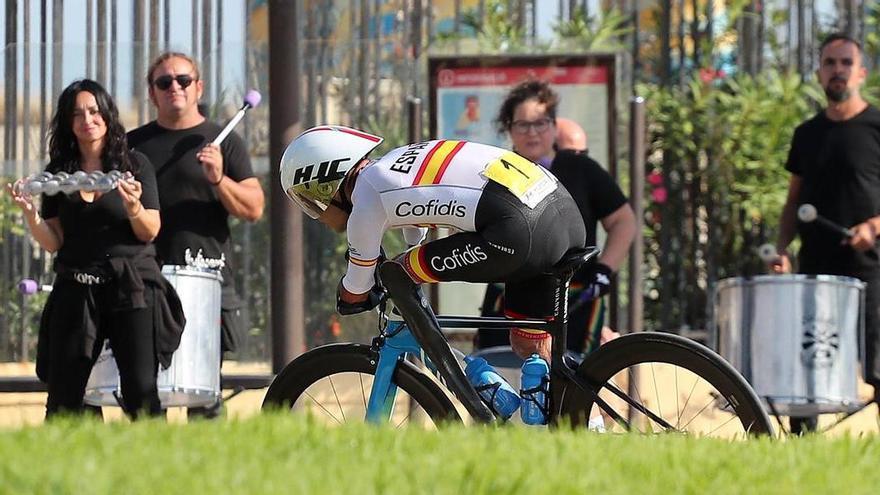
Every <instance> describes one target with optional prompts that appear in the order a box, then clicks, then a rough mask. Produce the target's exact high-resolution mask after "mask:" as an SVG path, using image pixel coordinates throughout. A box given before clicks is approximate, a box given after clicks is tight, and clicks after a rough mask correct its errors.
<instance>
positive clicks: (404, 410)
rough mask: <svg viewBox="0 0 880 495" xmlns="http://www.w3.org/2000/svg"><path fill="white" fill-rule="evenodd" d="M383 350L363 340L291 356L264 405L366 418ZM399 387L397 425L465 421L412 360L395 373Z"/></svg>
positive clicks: (329, 419)
mask: <svg viewBox="0 0 880 495" xmlns="http://www.w3.org/2000/svg"><path fill="white" fill-rule="evenodd" d="M378 358H379V356H378V354H377V353H376V352H375V351H373V350H371V349H370V347H369V346H366V345H362V344H330V345H326V346H322V347H318V348H316V349H313V350H311V351H309V352H307V353H305V354H303V355H302V356H300V357H298V358H296V359H294V360H293V361H291V362H290V363H289V364H288V365H287V366H285V368H284V369H283V370H282V371H281V373H279V374H278V376H277V377H275V380H273V381H272V384H271V385H270V386H269V390H268V392H266V398H265V399H264V400H263V407H262V408H263V410H267V409H284V410H289V411H290V412H291V413H294V414H308V415H311V416H312V417H314V418H315V419H317V420H319V421H322V422H326V423H327V424H343V423H347V422H363V421H364V418H365V415H366V409H367V404H368V402H369V398H370V389H371V387H372V384H373V376H374V375H375V372H376V364H377V362H378ZM393 380H394V383H395V384H397V387H398V392H397V397H396V398H395V402H394V407H393V410H392V415H391V425H392V426H394V427H402V426H409V425H419V426H422V427H427V428H432V427H435V426H436V425H437V424H438V423H440V422H444V421H461V417H460V416H459V415H458V412H457V411H456V409H455V406H454V405H453V403H452V401H451V400H450V399H449V397H448V396H447V395H446V394H445V393H443V391H442V389H441V388H440V386H439V385H438V384H437V383H436V382H434V381H433V380H431V378H430V377H428V375H427V374H426V373H424V372H423V371H422V370H420V369H419V368H417V367H416V366H415V365H413V364H412V363H409V362H407V361H401V362H400V363H398V365H397V368H396V370H395V372H394V376H393Z"/></svg>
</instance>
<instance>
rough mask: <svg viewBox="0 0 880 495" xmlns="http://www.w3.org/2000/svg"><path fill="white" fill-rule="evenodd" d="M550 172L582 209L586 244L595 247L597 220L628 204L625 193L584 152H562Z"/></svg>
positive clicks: (552, 164)
mask: <svg viewBox="0 0 880 495" xmlns="http://www.w3.org/2000/svg"><path fill="white" fill-rule="evenodd" d="M550 171H551V172H553V175H555V176H556V177H557V178H558V179H559V181H560V182H562V185H563V186H565V188H566V189H568V192H569V193H570V194H571V197H572V198H574V201H575V203H577V205H578V208H579V209H580V210H581V215H582V216H583V217H584V226H585V227H586V231H587V239H586V244H585V245H587V246H595V245H596V225H597V223H598V222H599V220H601V219H603V218H605V217H607V216H608V215H610V214H612V213H614V212H615V211H617V209H618V208H620V207H621V206H623V205H624V204H626V196H624V194H623V191H621V190H620V187H619V186H618V185H617V183H616V182H614V178H613V177H611V175H610V174H609V173H608V172H607V171H605V169H604V168H602V166H601V165H599V163H597V162H596V161H595V160H593V159H592V158H590V157H589V156H587V155H585V154H583V153H576V152H573V151H568V150H563V151H559V152H558V153H556V157H555V158H553V162H552V163H551V164H550Z"/></svg>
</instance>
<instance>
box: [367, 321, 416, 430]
mask: <svg viewBox="0 0 880 495" xmlns="http://www.w3.org/2000/svg"><path fill="white" fill-rule="evenodd" d="M384 340H385V341H384V343H383V345H382V347H381V348H380V349H379V362H378V363H377V364H376V375H375V377H374V378H373V388H372V390H371V392H370V400H369V402H368V403H367V422H368V423H385V422H387V421H388V420H389V419H390V418H391V413H392V412H393V411H392V409H393V408H394V399H395V398H396V397H397V385H395V383H394V380H393V379H392V377H393V376H394V369H395V368H396V367H397V363H398V361H400V360H401V359H403V357H404V355H405V354H407V353H409V354H414V355H417V356H421V354H422V347H421V346H420V345H419V343H418V342H416V339H415V337H413V335H412V334H411V333H410V331H409V328H407V327H406V324H405V323H404V322H402V321H392V322H389V323H388V327H387V332H386V333H385V335H384Z"/></svg>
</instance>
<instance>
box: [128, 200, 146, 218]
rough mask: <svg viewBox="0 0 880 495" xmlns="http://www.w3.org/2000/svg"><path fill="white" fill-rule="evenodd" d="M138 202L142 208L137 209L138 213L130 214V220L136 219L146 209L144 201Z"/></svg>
mask: <svg viewBox="0 0 880 495" xmlns="http://www.w3.org/2000/svg"><path fill="white" fill-rule="evenodd" d="M138 204H139V205H141V208H140V209H139V210H138V211H137V213H135V214H134V215H129V216H128V219H129V220H134V219H135V218H137V217H138V215H140V214H141V212H142V211H144V204H143V203H138Z"/></svg>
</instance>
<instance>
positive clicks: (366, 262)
mask: <svg viewBox="0 0 880 495" xmlns="http://www.w3.org/2000/svg"><path fill="white" fill-rule="evenodd" d="M348 261H349V262H351V264H352V265H357V266H363V267H370V266H373V265H375V264H376V263H378V262H379V258H373V259H371V260H362V259H360V258H355V257H354V256H349V257H348Z"/></svg>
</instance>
